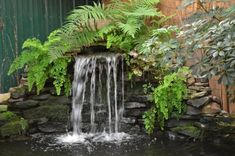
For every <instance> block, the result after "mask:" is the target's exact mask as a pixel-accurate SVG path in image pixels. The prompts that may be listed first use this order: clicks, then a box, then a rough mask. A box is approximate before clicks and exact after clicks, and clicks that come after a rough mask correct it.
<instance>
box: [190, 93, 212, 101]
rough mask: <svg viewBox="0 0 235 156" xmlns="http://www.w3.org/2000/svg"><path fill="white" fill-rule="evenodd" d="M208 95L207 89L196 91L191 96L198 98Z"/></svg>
mask: <svg viewBox="0 0 235 156" xmlns="http://www.w3.org/2000/svg"><path fill="white" fill-rule="evenodd" d="M206 95H208V92H207V91H202V92H195V93H193V94H192V95H190V98H191V99H196V98H201V97H203V96H206Z"/></svg>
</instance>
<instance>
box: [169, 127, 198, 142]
mask: <svg viewBox="0 0 235 156" xmlns="http://www.w3.org/2000/svg"><path fill="white" fill-rule="evenodd" d="M171 131H173V132H175V133H178V134H182V135H184V136H187V137H190V138H195V139H198V138H199V137H200V134H201V130H200V129H199V128H198V127H195V126H193V125H184V126H178V127H174V128H172V129H171Z"/></svg>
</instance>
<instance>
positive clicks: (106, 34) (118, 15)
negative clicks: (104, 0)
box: [49, 0, 163, 59]
mask: <svg viewBox="0 0 235 156" xmlns="http://www.w3.org/2000/svg"><path fill="white" fill-rule="evenodd" d="M158 2H159V0H143V1H141V0H134V1H128V2H122V1H120V0H118V1H111V2H110V3H109V4H108V5H107V6H104V5H103V4H100V3H98V4H96V3H94V5H93V6H88V5H86V6H81V7H78V8H77V9H75V10H73V11H72V12H71V14H70V15H69V16H68V18H67V22H66V23H67V24H66V25H64V26H63V27H62V28H61V31H60V32H59V33H58V36H60V38H61V39H62V40H63V42H65V43H66V42H68V47H69V48H63V46H53V48H51V49H49V50H50V53H51V56H52V57H53V59H56V58H59V57H62V56H63V55H65V53H66V52H69V51H78V52H79V51H80V49H81V48H82V47H84V46H90V45H93V44H95V43H97V42H100V41H104V42H105V43H106V47H107V48H115V49H117V48H119V49H121V50H124V51H125V52H128V51H129V50H130V49H134V47H135V46H138V44H136V43H138V42H136V40H135V39H137V38H136V36H138V37H140V34H142V35H143V36H144V35H146V34H149V33H148V32H146V31H149V30H150V31H151V28H149V29H146V27H151V25H148V26H147V25H146V23H145V20H146V19H148V18H150V17H159V18H163V15H162V14H161V12H159V11H157V10H156V8H155V4H157V3H158ZM100 21H106V22H107V24H106V25H103V26H101V27H99V22H100ZM143 30H144V31H145V33H142V31H143ZM130 37H131V38H132V40H130ZM127 40H128V41H130V42H129V45H128V42H127ZM122 42H123V43H122ZM119 45H120V47H119ZM53 53H55V54H54V55H53Z"/></svg>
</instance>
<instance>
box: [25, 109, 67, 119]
mask: <svg viewBox="0 0 235 156" xmlns="http://www.w3.org/2000/svg"><path fill="white" fill-rule="evenodd" d="M23 116H24V117H25V118H26V119H40V118H43V117H45V118H47V119H49V121H67V120H68V116H69V107H68V106H66V105H41V106H39V107H36V108H32V109H29V110H25V111H23Z"/></svg>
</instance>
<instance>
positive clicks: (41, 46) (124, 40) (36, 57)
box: [9, 0, 164, 94]
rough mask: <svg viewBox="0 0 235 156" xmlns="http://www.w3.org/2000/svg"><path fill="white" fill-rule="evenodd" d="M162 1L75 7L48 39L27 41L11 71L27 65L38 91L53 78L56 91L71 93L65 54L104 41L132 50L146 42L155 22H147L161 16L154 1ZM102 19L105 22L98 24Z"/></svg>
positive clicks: (31, 83)
mask: <svg viewBox="0 0 235 156" xmlns="http://www.w3.org/2000/svg"><path fill="white" fill-rule="evenodd" d="M157 3H159V0H129V1H128V2H122V1H121V0H115V1H114V0H112V1H111V2H110V3H109V4H107V5H106V6H104V4H101V3H94V4H93V6H89V5H85V6H80V7H78V8H76V9H74V10H73V11H72V12H71V13H70V15H69V16H68V17H67V21H66V24H65V25H64V26H62V27H61V28H60V29H59V30H55V31H53V32H52V33H51V34H50V35H49V36H48V40H47V41H46V42H44V43H41V42H40V41H39V40H37V39H35V38H34V39H29V40H26V41H25V43H24V45H23V47H22V49H23V51H22V54H21V55H20V57H18V58H16V59H15V61H14V62H13V64H12V65H11V68H10V70H9V74H11V73H13V72H14V71H16V70H17V69H21V68H24V66H26V65H27V66H28V83H29V89H30V90H31V89H32V88H33V86H34V85H35V86H36V87H37V92H38V93H39V92H40V90H41V89H42V88H43V87H44V85H45V83H46V81H47V79H53V84H54V86H55V88H56V91H57V94H60V93H61V89H62V88H64V89H65V90H66V93H67V94H69V91H70V89H69V87H70V86H71V82H70V75H69V74H68V73H67V66H68V63H69V62H70V60H71V58H70V57H69V56H70V55H68V57H67V54H66V53H69V52H80V50H81V49H82V48H83V47H88V46H90V45H94V44H96V43H98V42H104V43H105V44H106V47H107V48H113V49H118V50H119V51H120V50H121V51H123V52H126V53H127V52H129V51H131V50H132V49H134V48H135V47H139V46H140V45H142V44H143V40H142V39H144V38H146V36H148V35H149V34H151V31H152V29H153V27H154V26H155V25H152V24H150V25H147V24H146V20H147V19H149V18H155V17H157V18H159V19H162V18H164V16H163V15H162V14H161V12H159V11H157V9H156V7H155V4H157ZM100 21H105V23H104V24H103V25H99V24H100Z"/></svg>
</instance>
